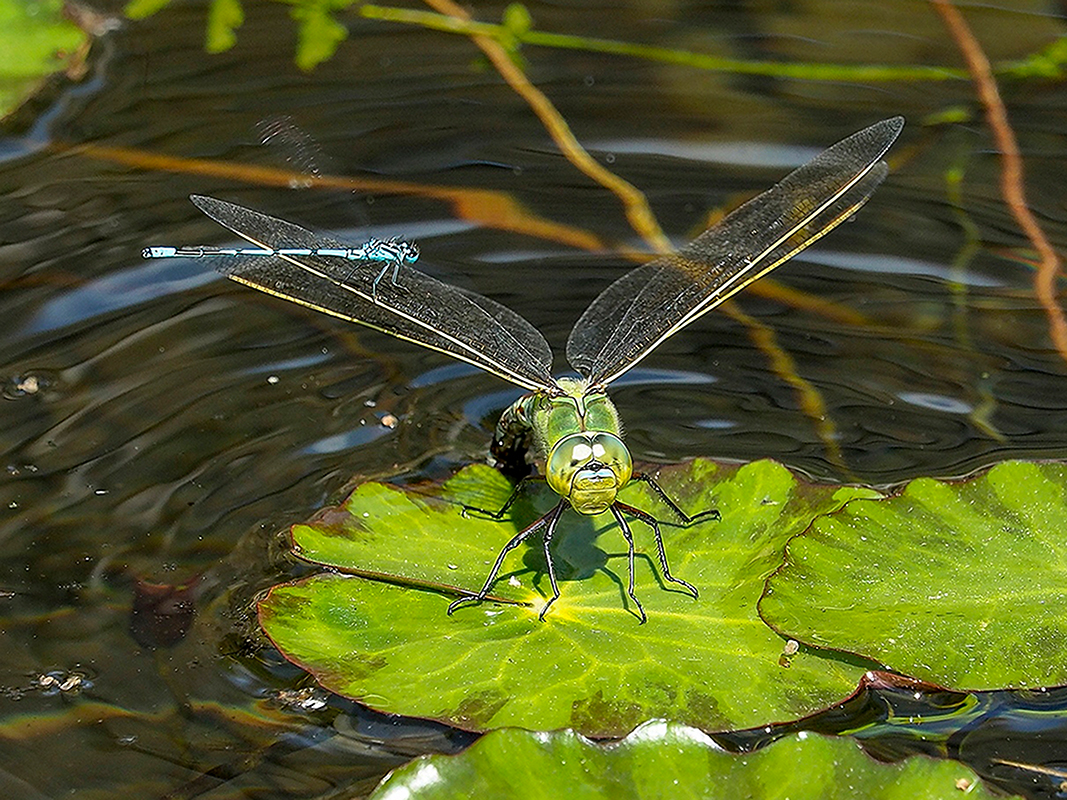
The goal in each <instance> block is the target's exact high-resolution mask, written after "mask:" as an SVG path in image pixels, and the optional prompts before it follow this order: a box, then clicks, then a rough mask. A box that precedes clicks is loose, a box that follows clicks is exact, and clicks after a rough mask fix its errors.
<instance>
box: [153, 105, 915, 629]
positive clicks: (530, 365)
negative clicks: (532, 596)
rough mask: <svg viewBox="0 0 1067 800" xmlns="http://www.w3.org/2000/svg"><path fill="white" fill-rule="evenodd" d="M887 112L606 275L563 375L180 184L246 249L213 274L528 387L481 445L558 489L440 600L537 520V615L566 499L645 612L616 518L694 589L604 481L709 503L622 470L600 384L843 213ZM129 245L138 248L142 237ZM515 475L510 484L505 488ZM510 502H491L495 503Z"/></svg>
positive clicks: (498, 320) (409, 277) (407, 287)
mask: <svg viewBox="0 0 1067 800" xmlns="http://www.w3.org/2000/svg"><path fill="white" fill-rule="evenodd" d="M903 126H904V120H903V118H902V117H893V118H892V119H887V120H883V121H882V122H878V123H876V124H874V125H871V126H870V127H869V128H865V129H864V130H861V131H859V132H858V133H855V134H853V135H852V136H849V137H848V138H847V139H844V140H842V141H840V142H838V143H837V144H835V145H834V146H833V147H830V148H829V149H828V150H825V151H824V152H822V153H821V154H820V155H818V156H816V157H815V158H814V159H812V160H811V161H809V162H808V163H807V164H805V165H803V166H802V167H800V168H799V169H797V170H795V171H794V172H792V173H790V174H789V175H788V176H786V177H785V178H784V179H783V180H782V181H781V182H780V183H778V184H777V185H775V186H774V187H772V188H770V189H768V190H767V191H765V192H763V193H762V194H760V195H759V196H757V197H756V198H754V199H752V200H750V201H749V202H747V203H745V204H744V205H742V206H741V207H739V208H738V209H736V210H735V211H733V212H732V213H731V214H729V215H728V216H726V217H725V218H724V219H722V220H721V221H720V222H718V223H717V224H715V225H714V226H713V227H711V228H709V229H708V230H707V231H705V232H704V233H703V234H701V235H700V236H699V237H697V238H696V239H694V240H693V241H692V242H690V243H689V244H687V245H686V246H684V247H683V248H681V249H680V250H678V251H677V252H675V253H673V254H671V255H667V256H663V257H660V258H656V259H654V260H652V261H650V262H648V263H647V264H645V265H643V266H640V267H637V268H636V269H634V270H632V271H631V272H629V273H627V274H625V275H623V276H622V277H621V278H619V279H618V280H617V281H615V283H613V284H612V285H610V286H609V287H608V288H607V289H605V290H604V291H603V292H602V293H601V294H600V296H599V297H597V298H596V299H595V300H594V301H593V303H592V305H590V306H589V308H588V309H586V311H585V313H584V314H583V315H582V317H581V319H579V320H578V322H577V324H576V325H575V326H574V329H573V330H572V331H571V334H570V337H569V339H568V340H567V360H568V361H569V362H570V364H571V366H572V367H573V368H574V369H575V370H576V371H577V372H578V374H579V375H580V377H579V378H554V377H553V376H552V371H551V370H552V352H551V350H550V349H549V347H548V343H547V342H546V341H545V339H544V337H543V336H542V335H541V334H540V333H539V332H538V331H537V330H536V329H535V328H534V327H533V326H532V325H531V324H530V323H529V322H527V321H526V320H525V319H523V318H522V317H520V316H519V315H518V314H516V313H515V312H513V311H511V310H510V309H508V308H505V307H504V306H502V305H500V304H499V303H497V302H495V301H493V300H490V299H489V298H487V297H483V296H481V295H479V294H475V293H474V292H470V291H466V290H464V289H460V288H457V287H455V286H450V285H448V284H446V283H443V282H441V281H438V280H436V279H435V278H432V277H430V276H429V275H426V274H424V273H422V272H419V271H418V270H416V269H414V268H413V267H411V266H410V263H411V260H410V259H409V260H407V261H405V262H404V263H403V264H401V263H400V260H399V259H398V260H397V261H396V263H394V264H393V270H392V272H393V274H392V276H391V279H390V280H382V278H383V275H384V274H385V270H384V269H383V267H382V259H377V260H375V259H373V258H368V259H366V260H362V261H361V260H358V259H353V258H351V257H347V258H346V257H345V256H344V255H340V254H344V253H351V252H353V250H354V249H353V248H351V247H350V246H348V245H345V244H343V243H340V242H336V241H333V240H331V239H329V238H326V237H323V236H320V235H319V234H316V233H312V232H310V231H308V230H305V229H304V228H301V227H299V226H297V225H294V224H292V223H290V222H286V221H285V220H281V219H276V218H274V217H269V216H267V215H265V214H261V213H259V212H258V211H253V210H251V209H247V208H242V207H241V206H237V205H234V204H232V203H227V202H225V201H222V200H216V199H213V198H210V197H203V196H199V195H193V196H192V197H191V200H192V202H193V203H194V204H195V205H196V206H197V208H199V209H200V210H201V211H203V212H204V213H205V214H207V216H209V217H211V218H212V219H214V220H215V221H216V222H218V223H219V224H221V225H223V226H225V227H227V228H229V229H230V230H231V231H233V232H234V233H236V234H238V235H239V236H242V237H244V238H245V239H247V240H248V241H249V242H251V243H253V244H254V245H256V246H257V247H258V248H260V249H259V250H258V251H251V250H245V251H241V253H240V254H239V255H242V256H243V257H235V258H220V259H216V260H215V265H216V267H217V268H218V269H219V271H220V272H222V273H223V274H224V275H226V277H228V278H231V279H233V280H235V281H238V282H239V283H243V284H246V285H248V286H251V287H252V288H254V289H259V290H260V291H263V292H266V293H268V294H272V295H275V296H277V297H283V298H285V299H287V300H291V301H293V302H295V303H299V304H301V305H304V306H307V307H309V308H313V309H316V310H318V311H322V312H324V313H327V314H331V315H333V316H335V317H340V318H341V319H345V320H349V321H351V322H358V323H360V324H363V325H367V326H370V327H371V328H375V329H377V330H380V331H383V332H385V333H388V334H391V335H393V336H396V337H399V338H401V339H405V340H407V341H410V342H414V343H415V344H418V345H422V346H423V347H428V348H430V349H432V350H438V351H440V352H442V353H446V354H448V355H450V356H452V357H454V358H458V359H460V360H463V361H466V362H469V363H471V364H473V365H475V366H477V367H480V368H481V369H483V370H485V371H486V372H490V373H493V374H494V375H498V376H499V377H501V378H503V379H504V380H507V381H510V382H512V383H514V384H516V385H518V386H521V387H522V388H524V389H527V390H529V392H530V394H527V395H525V396H524V397H522V398H520V399H519V400H518V401H516V402H515V404H514V405H512V406H511V407H510V408H508V409H507V410H506V411H505V412H504V414H503V416H502V417H501V420H500V424H499V426H498V428H497V434H496V436H495V438H494V443H493V449H492V451H493V453H494V454H495V455H496V456H497V458H498V459H499V460H501V461H505V462H506V461H509V460H511V461H514V460H515V459H516V457H517V456H518V454H522V453H523V452H524V450H525V449H526V448H529V449H530V453H531V455H532V456H533V460H534V463H535V464H536V465H537V466H538V467H539V470H540V473H541V475H542V476H543V478H544V479H545V480H546V481H547V483H548V485H549V486H550V487H551V488H552V489H553V490H554V491H555V492H556V493H557V494H558V495H559V497H560V499H559V502H558V503H557V504H556V506H555V507H554V508H553V509H552V510H551V511H549V512H548V513H547V514H545V515H544V516H543V517H541V518H540V519H538V520H535V521H534V522H533V523H532V524H530V525H528V526H527V527H525V528H524V529H523V530H521V531H520V532H519V533H517V534H516V535H515V536H514V537H513V538H512V539H511V540H510V541H509V542H508V543H507V544H506V545H505V546H504V548H503V550H501V551H500V554H499V556H498V557H497V560H496V563H495V564H494V565H493V568H492V570H491V571H490V573H489V575H488V577H487V578H486V580H485V583H484V585H483V586H482V587H481V589H480V590H478V591H470V592H465V593H464V594H463V596H462V597H460V598H459V599H457V600H455V601H454V602H452V603H451V604H450V605H449V607H448V613H449V614H452V613H453V612H454V611H455V610H456V609H457V608H459V607H460V606H462V605H464V604H467V603H477V602H481V601H484V600H486V599H487V598H488V597H489V591H490V589H491V587H492V586H493V584H494V583H495V582H496V580H497V577H498V575H499V573H500V569H501V567H502V565H503V563H504V559H505V557H506V556H507V554H508V553H509V552H511V551H512V550H514V549H515V548H516V547H518V546H519V545H520V544H521V543H523V542H524V541H526V540H527V539H528V538H529V537H530V536H531V535H533V534H535V533H537V532H540V531H543V534H542V537H541V540H542V548H543V551H544V558H545V562H546V564H547V572H548V578H549V582H550V584H551V586H552V597H550V598H549V599H548V601H547V602H546V603H545V604H544V606H543V607H542V608H541V610H540V612H539V614H538V616H539V618H541V619H544V616H545V613H546V612H547V611H548V609H549V607H550V606H551V605H552V603H553V602H555V600H556V599H558V598H559V596H560V591H559V586H558V584H557V581H556V572H555V568H554V566H553V563H552V556H551V553H550V550H549V547H550V544H551V542H552V538H553V535H554V534H555V531H556V527H557V525H558V523H559V520H560V517H561V516H562V515H563V512H564V511H566V510H567V509H568V508H573V509H574V510H575V511H576V512H578V513H579V514H585V515H589V516H594V515H598V514H603V513H606V512H610V514H611V515H612V517H613V518H614V519H615V522H616V523H617V524H618V526H619V530H620V531H621V533H622V536H623V538H624V539H625V540H626V545H627V548H628V565H629V573H630V574H629V584H628V587H627V594H628V596H629V598H630V600H632V601H633V603H634V607H635V608H636V611H637V616H638V618H639V620H640V621H641V622H645V620H646V619H647V617H646V615H645V611H644V608H643V607H642V606H641V603H640V601H638V599H637V597H636V595H635V594H634V540H633V535H632V532H631V529H630V525H629V523H628V521H627V517H628V516H629V517H630V518H633V519H637V520H641V521H642V522H644V523H646V524H647V525H648V526H649V528H650V529H651V530H652V534H653V537H654V538H655V542H656V549H657V555H658V559H659V565H660V569H661V570H662V575H663V578H664V579H665V580H666V581H667V582H669V583H672V584H674V585H676V586H678V587H680V588H681V589H682V590H684V591H686V592H688V593H689V594H691V595H692V596H693V597H694V598H695V597H697V594H698V593H697V589H696V587H694V586H692V585H691V584H689V583H687V582H686V581H684V580H682V579H681V578H677V577H675V576H674V575H672V574H671V571H670V567H669V566H668V562H667V554H666V551H665V550H664V547H663V537H662V535H661V533H660V527H659V522H658V521H657V519H656V518H655V517H654V516H653V515H652V514H650V513H649V512H647V511H645V510H642V509H638V508H635V507H633V506H630V505H627V504H625V503H623V502H621V501H620V500H619V499H618V493H619V491H620V490H621V489H622V488H623V487H624V486H626V485H627V484H628V483H630V482H631V481H635V480H639V481H643V482H645V483H646V484H648V485H649V486H650V487H651V488H652V489H653V490H654V491H655V493H656V494H657V495H658V497H659V498H661V499H662V501H663V502H664V503H665V505H666V506H667V507H668V508H670V510H671V511H672V512H673V513H674V514H675V515H677V516H678V517H679V518H680V519H681V521H682V522H683V523H685V524H690V523H691V522H693V521H694V520H695V519H697V518H698V517H700V516H705V515H709V514H710V515H715V516H717V512H714V511H709V512H705V514H704V515H696V516H689V515H687V514H686V513H684V512H683V511H682V509H681V508H680V507H679V506H678V505H677V504H676V503H674V501H672V500H671V499H670V497H668V496H667V495H666V493H665V492H663V490H662V489H660V488H659V486H658V485H657V484H656V483H655V481H654V480H653V479H652V478H651V477H650V476H648V475H644V474H641V473H636V472H634V468H633V460H632V459H631V457H630V453H629V451H628V450H627V448H626V445H625V444H624V443H623V441H622V438H621V430H622V429H621V425H620V421H619V414H618V412H617V410H616V409H615V406H614V405H613V403H612V402H611V400H610V399H609V398H608V395H607V391H606V390H607V387H608V386H609V385H610V384H611V382H612V381H614V380H616V379H617V378H619V377H620V376H621V375H623V374H625V373H626V372H627V371H628V370H629V369H631V368H632V367H633V366H634V365H635V364H637V363H638V362H639V361H641V359H643V358H644V357H645V356H647V355H648V354H649V353H650V352H652V350H654V349H655V348H656V347H657V346H658V345H659V344H660V343H661V342H663V341H664V340H665V339H666V338H667V337H669V336H671V335H672V334H674V333H676V332H677V331H679V330H681V329H682V328H683V327H685V326H686V325H688V324H689V323H691V322H693V321H694V320H695V319H697V318H698V317H700V316H702V315H703V314H706V313H707V312H708V311H710V310H711V309H713V308H715V307H716V306H718V305H719V304H720V303H722V302H723V301H724V300H726V299H727V298H729V297H731V296H732V295H733V294H735V293H736V292H738V291H740V290H741V289H742V288H744V287H745V286H747V285H748V284H750V283H752V282H753V281H755V280H756V279H758V278H760V277H761V276H763V275H766V274H767V273H768V272H770V271H771V270H772V269H774V268H775V267H777V266H778V265H779V264H781V263H783V262H784V261H786V260H788V259H789V258H791V257H792V256H794V255H796V254H797V253H799V252H800V251H801V250H803V249H804V248H805V247H807V246H808V245H810V244H811V243H812V242H815V241H816V240H817V239H819V238H820V237H822V236H824V235H825V234H827V233H828V232H829V231H831V230H832V229H833V228H835V227H836V226H837V225H839V224H840V223H842V222H844V221H845V220H847V219H849V218H850V217H851V216H852V215H853V214H854V213H855V212H856V210H857V209H859V208H860V206H862V205H863V204H864V203H865V202H866V201H867V199H868V198H869V197H870V196H871V193H872V192H873V191H874V190H875V188H876V187H877V186H878V184H879V183H881V182H882V180H883V179H884V178H885V176H886V174H887V172H888V167H887V166H886V164H885V162H884V161H882V156H883V155H884V154H885V153H886V151H887V150H888V149H889V147H890V146H891V145H892V144H893V142H894V140H895V139H896V138H897V136H898V135H899V133H900V131H901V129H902V128H903ZM416 252H417V251H416ZM339 253H340V254H339ZM145 254H146V255H149V256H151V255H152V254H153V250H152V249H151V248H150V249H149V250H146V251H145ZM231 255H233V254H231ZM519 488H521V483H520V486H519V487H517V488H516V493H517V492H518V489H519ZM515 496H516V495H515V494H513V495H512V500H514V498H515ZM512 500H509V501H508V503H507V504H505V506H504V508H502V509H500V510H499V511H497V512H494V513H493V516H495V517H497V518H499V517H501V516H503V514H504V513H505V512H506V511H507V509H508V508H509V507H510V505H511V502H512Z"/></svg>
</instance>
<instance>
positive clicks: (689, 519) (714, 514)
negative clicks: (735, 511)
mask: <svg viewBox="0 0 1067 800" xmlns="http://www.w3.org/2000/svg"><path fill="white" fill-rule="evenodd" d="M630 480H632V481H641V482H642V483H647V484H648V486H649V488H650V489H652V491H654V492H655V493H656V494H657V495H659V499H660V500H662V501H663V502H664V504H666V506H667V507H668V508H670V510H671V511H673V512H674V513H675V514H677V515H678V519H680V520H681V521H682V522H684V523H685V524H686V525H689V524H690V523H693V522H696V521H697V520H698V519H704V518H705V517H710V518H711V519H722V514H720V513H719V509H717V508H709V509H706V510H704V511H701V512H700V513H698V514H693V515H692V516H690V515H689V514H686V513H685V512H684V511H682V509H681V507H680V506H679V505H678V504H677V503H676V502H674V501H673V500H672V499H671V497H670V495H669V494H667V493H666V492H665V491H663V489H661V488H660V485H659V484H658V483H656V481H655V479H654V478H653V477H652V476H651V475H648V474H646V473H644V472H638V473H635V474H634V475H632V476H631V477H630Z"/></svg>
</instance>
